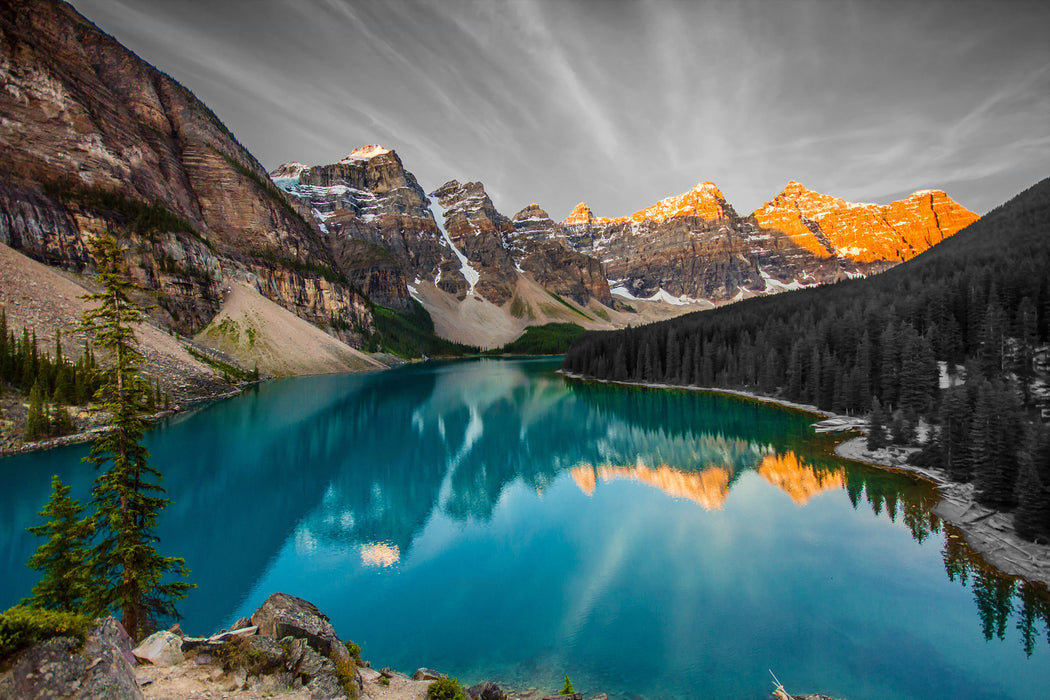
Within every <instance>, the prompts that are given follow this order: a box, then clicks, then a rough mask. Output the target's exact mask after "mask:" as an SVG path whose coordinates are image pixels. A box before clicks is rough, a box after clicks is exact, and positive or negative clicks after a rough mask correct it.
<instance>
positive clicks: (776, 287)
mask: <svg viewBox="0 0 1050 700" xmlns="http://www.w3.org/2000/svg"><path fill="white" fill-rule="evenodd" d="M758 274H760V275H762V279H763V280H764V281H765V283H766V288H765V289H763V290H762V291H763V292H764V293H765V294H779V293H780V292H793V291H796V290H799V289H802V288H803V287H805V286H806V285H804V284H802V283H801V282H799V281H798V280H797V279H795V280H792V281H791V282H787V283H784V282H781V281H780V280H778V279H777V278H775V277H773V276H772V275H770V274H769V273H768V272H766V271H765V270H763V269H762V267H761V266H759V268H758Z"/></svg>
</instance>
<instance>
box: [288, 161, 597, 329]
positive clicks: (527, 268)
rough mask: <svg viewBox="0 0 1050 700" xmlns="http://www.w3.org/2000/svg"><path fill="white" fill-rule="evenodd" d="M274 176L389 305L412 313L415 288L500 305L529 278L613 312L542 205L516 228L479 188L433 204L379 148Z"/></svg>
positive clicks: (459, 187) (446, 189)
mask: <svg viewBox="0 0 1050 700" xmlns="http://www.w3.org/2000/svg"><path fill="white" fill-rule="evenodd" d="M270 177H271V178H272V179H273V181H274V183H275V184H277V186H278V187H281V188H282V189H284V190H285V191H287V192H288V193H289V194H292V195H294V196H296V197H298V198H300V200H302V201H303V202H304V203H305V204H307V205H308V206H309V208H310V210H311V211H312V213H313V215H314V216H315V217H316V218H317V220H318V222H319V224H320V226H321V229H322V231H323V232H324V234H325V235H326V236H327V240H328V244H329V246H330V247H331V249H332V251H333V254H334V255H335V257H336V259H337V260H338V261H339V263H340V264H341V266H342V268H343V269H344V270H346V271H347V273H348V275H349V276H350V277H351V280H352V281H353V282H354V284H355V285H356V286H357V287H358V288H360V289H362V290H363V291H364V292H365V293H366V294H368V295H369V296H370V297H371V298H372V299H374V300H375V301H377V302H378V303H380V304H383V305H385V306H390V307H393V308H397V309H408V308H409V307H410V305H411V301H410V296H409V291H408V286H409V285H410V284H412V283H414V282H415V281H416V280H425V281H433V282H434V284H435V285H437V287H438V288H440V289H441V290H443V291H445V292H447V293H448V294H451V295H453V296H455V297H456V298H457V299H459V300H463V299H465V298H466V297H467V296H470V295H477V296H480V297H482V298H484V299H486V300H487V301H490V302H492V303H493V304H496V305H497V306H501V305H503V304H506V303H507V302H508V301H510V300H511V299H512V298H513V297H514V293H515V287H516V285H517V282H518V279H519V277H520V276H521V275H523V274H527V275H531V276H532V277H533V278H534V279H535V280H536V281H537V282H539V284H540V285H541V286H542V287H544V288H545V289H547V290H548V291H550V292H553V293H555V294H558V295H561V296H565V297H569V298H572V299H573V300H575V301H576V302H577V303H579V304H581V305H586V304H587V303H588V301H589V300H590V299H591V298H592V297H593V298H595V299H598V300H599V301H601V302H602V303H605V304H611V303H612V297H611V295H610V293H609V285H608V282H607V281H606V278H605V271H604V268H603V267H602V265H601V263H599V262H598V261H597V260H595V259H594V258H591V257H589V256H587V255H584V254H582V253H578V252H576V251H574V250H572V249H571V248H569V247H568V246H567V245H566V244H565V242H564V241H563V240H562V239H561V238H559V237H558V236H557V235H556V234H557V231H558V227H557V225H556V224H555V223H554V222H553V221H551V219H550V217H549V216H547V214H546V213H545V212H544V211H543V210H542V209H540V208H539V206H538V205H531V207H528V208H526V209H524V210H522V212H519V213H518V215H516V216H515V217H514V219H513V220H511V219H508V218H507V217H505V216H504V215H503V214H501V213H500V212H499V211H497V210H496V207H495V206H494V205H493V203H492V200H491V199H490V198H489V196H488V194H487V193H486V192H485V188H484V186H483V185H482V184H481V183H480V182H468V183H465V184H461V183H459V182H457V181H455V180H452V181H449V182H447V183H445V184H444V185H442V186H441V187H439V188H438V189H436V190H435V191H434V192H431V193H430V195H429V198H428V196H427V195H426V194H425V193H424V192H423V190H422V189H421V188H420V187H419V185H418V183H417V182H416V179H415V177H414V176H413V175H412V173H410V172H408V171H406V170H405V168H404V165H403V163H402V162H401V159H400V158H399V157H398V155H397V153H395V152H394V151H392V150H389V149H386V148H383V147H381V146H377V145H373V146H367V147H365V148H360V149H356V150H355V151H353V152H351V154H350V155H348V156H347V157H346V158H344V159H343V160H341V161H339V162H338V163H334V164H331V165H316V166H310V167H308V166H305V165H303V164H301V163H286V164H284V165H282V166H280V167H278V168H276V169H275V170H273V171H272V172H271V173H270ZM435 207H436V208H437V210H438V211H439V212H442V217H441V222H440V223H439V221H438V220H437V219H436V218H435V217H434V214H433V211H434V208H435Z"/></svg>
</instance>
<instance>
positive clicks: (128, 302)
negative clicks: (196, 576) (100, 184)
mask: <svg viewBox="0 0 1050 700" xmlns="http://www.w3.org/2000/svg"><path fill="white" fill-rule="evenodd" d="M92 254H93V256H94V258H95V261H96V263H97V265H98V281H99V283H100V284H101V286H102V288H103V290H102V291H101V292H99V293H97V294H88V295H86V296H85V297H84V298H85V299H87V300H89V301H95V302H98V306H96V307H95V308H93V309H90V310H88V311H85V312H84V314H83V316H82V320H81V329H82V330H85V331H87V332H88V333H89V334H91V335H93V336H94V342H95V347H97V348H100V349H102V350H103V351H105V352H106V353H107V354H108V355H109V356H110V361H111V363H112V365H111V367H109V368H108V369H105V370H102V383H101V386H100V388H99V389H98V391H97V392H96V394H95V400H96V402H97V403H98V405H99V406H100V407H101V408H102V409H103V410H105V411H106V412H107V413H109V415H110V416H111V417H110V419H109V427H110V430H108V431H105V432H104V433H102V434H101V436H100V437H98V438H97V439H96V440H95V442H94V443H93V444H92V446H91V453H90V454H89V455H88V456H87V457H85V458H84V459H85V461H88V462H91V463H92V464H94V465H95V468H96V469H99V470H102V473H101V474H100V475H99V476H98V478H97V479H96V480H95V485H94V487H93V490H92V494H93V497H94V504H95V508H96V513H95V522H96V526H97V529H98V532H99V535H100V538H99V541H98V543H97V544H96V545H95V547H94V548H93V550H92V552H91V559H92V565H93V567H94V571H95V574H96V575H97V576H98V577H99V578H100V579H101V580H102V581H103V583H104V585H103V587H101V588H99V589H97V592H96V593H95V594H94V595H93V596H92V598H91V599H90V600H89V605H91V606H92V607H96V608H99V609H106V610H108V609H113V608H116V609H119V610H120V611H121V615H122V622H123V624H124V628H125V629H126V630H127V631H128V633H129V634H131V635H132V637H136V638H138V637H140V636H142V634H143V633H144V632H146V631H148V629H149V628H150V627H151V625H152V624H153V623H154V622H155V621H156V619H157V618H158V617H162V616H163V617H174V616H177V613H176V610H175V604H176V602H177V601H179V600H181V599H182V598H184V597H185V596H186V594H187V592H188V590H189V589H190V588H194V587H195V586H194V584H191V583H188V582H186V581H184V580H181V579H182V578H184V577H185V576H186V575H187V574H188V573H189V571H188V570H187V568H186V564H185V560H183V559H181V558H178V557H165V556H161V555H160V554H159V553H158V552H157V550H156V548H155V547H154V545H155V543H156V542H157V539H158V538H157V536H156V535H155V534H154V528H155V527H156V523H157V516H158V514H159V513H160V511H161V509H163V508H164V507H165V506H166V505H167V504H168V499H166V498H163V497H162V496H161V495H160V494H163V493H164V489H163V488H162V487H161V485H160V479H161V474H160V472H159V471H158V470H157V469H156V468H154V467H152V466H151V465H150V464H149V461H148V458H149V453H148V452H147V451H146V448H145V447H143V445H142V433H143V430H144V428H145V421H144V419H143V418H142V411H143V407H144V396H145V392H146V391H147V387H146V382H145V381H144V380H143V379H142V378H141V377H140V376H139V367H140V365H141V362H142V359H143V357H142V353H141V352H140V351H139V350H138V347H137V345H138V343H137V341H136V339H135V332H134V324H136V323H139V322H141V321H142V320H143V319H144V318H145V311H144V310H143V309H142V308H141V307H139V306H137V305H136V304H135V302H134V301H133V300H132V298H131V292H132V289H133V288H134V284H133V283H132V282H131V281H129V280H128V279H127V278H126V276H125V269H124V264H123V259H122V256H121V250H120V247H119V246H118V245H117V242H116V241H115V240H114V239H113V237H112V236H108V235H107V236H103V237H99V238H97V239H95V240H94V241H92ZM107 465H108V469H107ZM165 579H167V580H165Z"/></svg>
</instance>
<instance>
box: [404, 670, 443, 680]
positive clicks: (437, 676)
mask: <svg viewBox="0 0 1050 700" xmlns="http://www.w3.org/2000/svg"><path fill="white" fill-rule="evenodd" d="M445 677H446V676H445V674H444V673H438V672H437V671H434V670H431V669H429V668H421V669H418V670H417V671H416V672H415V673H413V674H412V680H414V681H438V680H441V679H442V678H445Z"/></svg>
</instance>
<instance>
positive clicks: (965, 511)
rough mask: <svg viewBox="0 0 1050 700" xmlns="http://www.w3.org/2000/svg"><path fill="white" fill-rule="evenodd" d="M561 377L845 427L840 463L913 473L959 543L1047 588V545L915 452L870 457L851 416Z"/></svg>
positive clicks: (887, 451) (859, 423) (896, 450)
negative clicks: (793, 412) (1022, 533)
mask: <svg viewBox="0 0 1050 700" xmlns="http://www.w3.org/2000/svg"><path fill="white" fill-rule="evenodd" d="M559 373H560V374H563V375H564V376H566V377H568V378H570V379H576V380H580V381H597V382H600V383H603V384H621V385H624V386H637V387H646V388H650V389H684V390H688V391H706V392H711V393H715V394H729V395H732V396H740V397H743V398H747V399H753V400H755V401H762V402H766V403H773V404H777V405H779V406H785V407H787V408H794V409H797V410H800V411H805V412H807V413H811V414H813V415H815V416H821V417H822V418H823V419H824V420H825V421H828V422H832V421H839V422H840V426H839V428H844V427H847V426H848V429H849V430H848V432H846V431H844V438H845V439H843V440H842V441H841V442H839V443H838V444H836V445H835V454H837V455H838V456H839V457H842V458H843V459H850V460H853V461H856V462H863V463H865V464H869V465H871V466H874V467H878V468H880V469H890V470H894V471H903V472H907V473H909V474H914V475H916V476H918V477H920V478H922V479H924V480H926V481H928V482H930V483H931V484H933V485H934V486H936V487H937V490H938V493H939V494H940V497H941V500H940V502H938V504H937V505H936V506H934V508H933V512H934V514H935V515H937V516H938V517H940V518H941V520H943V521H944V522H946V523H948V524H949V525H952V526H954V527H955V528H957V529H958V530H959V531H960V532H961V533H962V536H963V538H964V539H965V540H966V542H967V544H969V546H970V548H971V549H973V550H974V551H975V552H976V553H977V554H979V555H980V556H981V558H983V559H984V560H985V561H986V562H988V563H989V564H991V565H992V566H994V567H995V568H996V569H999V570H1000V571H1002V572H1003V573H1004V574H1006V575H1008V576H1015V577H1020V578H1023V579H1025V580H1027V581H1031V582H1034V583H1042V584H1044V585H1046V586H1050V545H1046V544H1037V543H1035V542H1029V541H1027V540H1024V539H1022V538H1021V537H1019V536H1018V535H1017V532H1016V530H1015V529H1014V526H1013V518H1012V516H1011V515H1010V514H1009V513H1003V512H1000V511H995V510H992V509H990V508H985V507H984V506H982V505H980V504H979V503H978V502H977V500H976V498H975V496H974V491H973V484H960V483H957V482H953V481H949V480H948V479H947V478H945V477H944V475H943V474H940V473H939V472H938V471H936V470H933V469H926V468H923V467H916V466H914V465H912V464H908V462H907V457H908V455H909V454H910V453H911V452H914V451H915V449H916V448H906V447H887V448H883V449H880V450H876V451H874V452H872V451H869V450H868V449H867V448H866V446H865V439H864V437H857V436H855V434H856V433H861V434H862V435H863V434H864V428H865V427H866V422H865V421H864V420H862V419H857V418H856V417H853V416H840V415H837V414H834V413H830V412H828V411H823V410H821V409H819V408H817V407H816V406H813V405H807V404H800V403H795V402H793V401H785V400H781V399H775V398H771V397H769V396H761V395H759V394H753V393H751V392H747V391H739V390H735V389H718V388H713V387H696V386H677V385H672V384H645V383H642V382H614V381H607V380H595V379H589V378H585V377H582V376H579V375H574V374H570V373H567V372H561V371H560V370H559Z"/></svg>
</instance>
